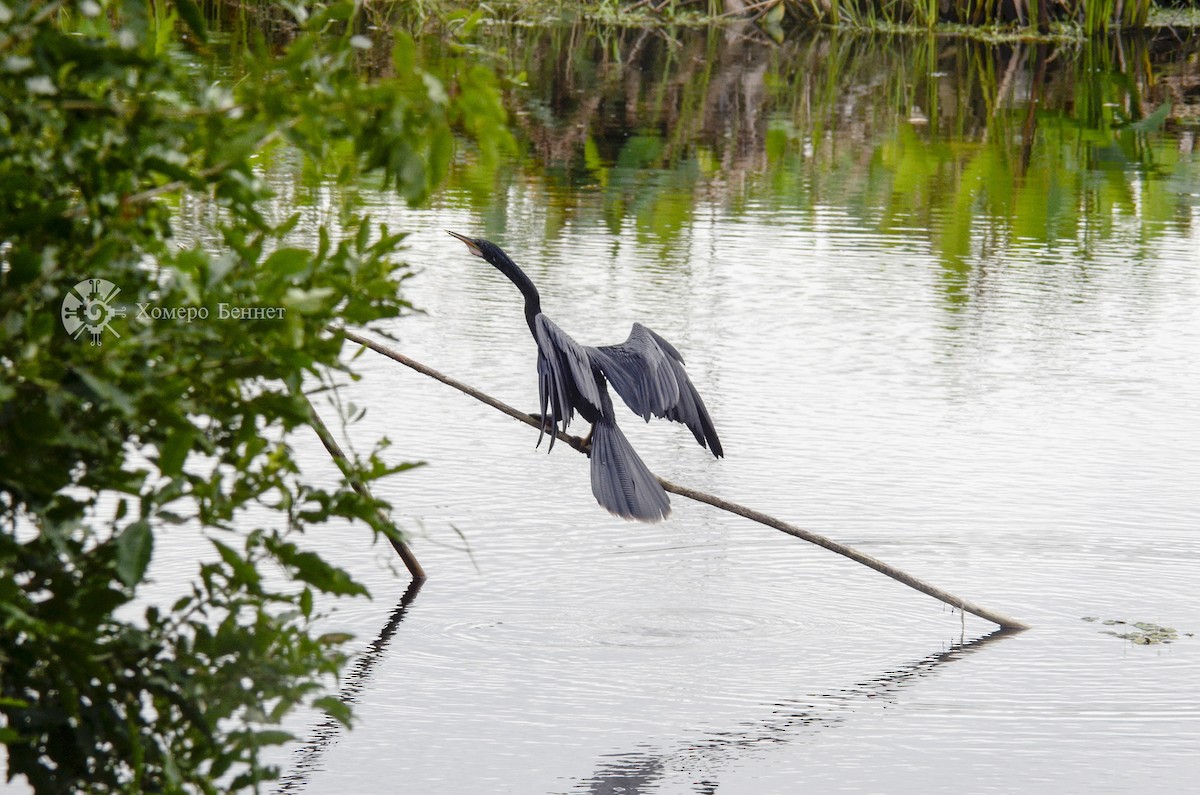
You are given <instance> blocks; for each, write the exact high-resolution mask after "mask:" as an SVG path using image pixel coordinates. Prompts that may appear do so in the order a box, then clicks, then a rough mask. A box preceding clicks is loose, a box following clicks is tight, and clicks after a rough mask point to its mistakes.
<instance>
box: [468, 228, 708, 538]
mask: <svg viewBox="0 0 1200 795" xmlns="http://www.w3.org/2000/svg"><path fill="white" fill-rule="evenodd" d="M450 234H451V235H454V237H456V238H458V239H459V240H461V241H463V242H464V243H466V244H467V247H468V249H469V250H470V251H471V253H472V254H475V255H477V256H479V257H482V258H483V259H484V260H486V261H487V262H489V263H491V264H492V265H493V266H495V267H496V269H497V270H499V271H500V272H501V273H503V274H504V275H505V276H507V277H508V278H509V279H511V280H512V282H513V284H515V285H516V286H517V289H519V290H520V291H521V293H522V295H524V296H525V320H526V322H527V323H528V324H529V331H530V333H532V334H533V338H534V341H535V342H536V343H537V347H538V359H537V373H538V395H539V399H540V401H541V416H542V434H543V435H544V434H545V433H547V432H549V433H550V448H551V449H553V447H554V432H555V431H556V430H557V429H558V427H559V426H560V425H561V427H562V428H563V430H566V428H567V425H568V424H569V423H570V421H571V419H572V417H573V416H574V414H575V413H576V412H578V413H579V415H580V416H581V417H583V419H585V420H587V421H588V422H590V423H591V424H592V433H591V449H590V451H589V453H588V455H589V457H590V458H591V461H592V464H591V473H592V474H591V477H592V493H593V494H594V495H595V497H596V500H597V502H599V503H600V505H602V506H603V507H604V508H606V509H608V510H609V511H611V512H612V513H614V514H617V515H618V516H622V517H625V518H626V519H637V520H639V521H643V522H655V521H658V520H660V519H663V518H665V517H666V516H667V515H668V514H669V513H670V512H671V506H670V501H669V500H668V499H667V494H666V492H665V491H663V488H662V486H661V485H660V484H659V482H658V479H657V478H656V477H655V476H654V474H653V473H651V472H650V470H649V469H648V468H647V467H646V464H645V463H644V462H643V461H642V459H641V457H640V456H638V454H637V452H635V451H634V449H633V447H632V446H631V445H630V444H629V440H628V439H626V438H625V434H624V433H622V432H621V429H620V428H619V427H618V426H617V420H616V413H615V411H614V409H613V402H612V398H611V397H609V394H608V386H609V385H611V386H612V387H613V389H615V390H616V392H617V394H618V395H620V396H621V398H622V399H623V400H624V401H625V403H626V404H628V405H629V407H630V408H631V409H633V411H634V412H636V413H637V414H640V415H641V416H642V417H643V418H644V419H645V420H646V421H649V420H650V417H651V416H656V417H663V418H665V419H669V420H673V421H675V422H682V423H684V424H685V425H687V426H688V428H689V429H690V430H691V431H692V435H693V436H695V437H696V441H697V442H699V443H700V446H701V447H707V448H708V449H709V450H711V451H712V453H713V455H715V456H717V457H718V458H719V457H721V456H723V455H724V451H723V450H722V448H721V442H720V440H719V439H718V438H717V433H716V430H715V429H714V428H713V423H712V418H711V417H710V416H709V414H708V409H707V408H706V407H705V405H704V401H703V400H702V399H701V398H700V395H699V393H698V392H696V389H695V387H694V386H692V382H691V380H690V379H689V378H688V376H687V373H686V372H685V371H684V369H683V357H682V356H680V354H679V351H678V350H676V349H675V346H673V345H671V343H669V342H667V341H666V340H665V339H663V338H662V337H660V336H659V335H658V334H655V333H654V332H653V331H651V330H650V329H648V328H646V327H645V326H643V325H641V324H640V323H634V324H633V330H632V331H631V332H630V333H629V338H628V339H626V340H625V342H622V343H619V344H617V345H605V346H598V347H590V346H585V345H580V344H579V343H578V342H576V341H575V340H574V339H572V338H571V337H570V336H569V335H568V334H567V333H566V332H564V331H563V330H562V329H560V328H559V327H558V326H557V325H555V324H554V322H553V321H551V320H550V318H548V317H547V316H546V315H545V314H544V313H543V312H542V308H541V297H540V296H539V294H538V291H537V288H536V287H534V285H533V282H532V281H530V279H529V277H528V276H526V275H525V273H524V272H523V271H522V270H521V269H520V268H519V267H517V265H516V263H514V262H513V261H512V259H511V258H510V257H509V256H508V255H507V254H505V253H504V251H503V250H502V249H501V248H500V247H499V246H497V245H496V244H495V243H492V242H490V241H488V240H483V239H479V238H469V237H466V236H465V235H460V234H457V233H455V232H451V233H450ZM541 438H542V437H541V436H540V435H539V437H538V443H539V444H540V443H541Z"/></svg>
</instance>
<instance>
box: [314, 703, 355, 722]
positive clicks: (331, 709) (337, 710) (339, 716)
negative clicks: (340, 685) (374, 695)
mask: <svg viewBox="0 0 1200 795" xmlns="http://www.w3.org/2000/svg"><path fill="white" fill-rule="evenodd" d="M312 705H313V708H314V709H319V710H321V711H323V712H324V713H325V714H326V715H328V716H329V717H331V718H333V719H334V720H336V721H337V722H338V723H340V724H342V725H343V726H345V727H347V728H349V727H350V721H351V720H352V719H353V718H354V714H353V713H352V712H351V711H350V706H349V705H348V704H346V703H345V702H343V701H342V700H341V699H338V698H335V697H334V696H322V697H321V698H318V699H314V700H313V702H312Z"/></svg>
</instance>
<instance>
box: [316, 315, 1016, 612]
mask: <svg viewBox="0 0 1200 795" xmlns="http://www.w3.org/2000/svg"><path fill="white" fill-rule="evenodd" d="M330 330H331V331H333V332H334V333H339V334H341V335H342V336H344V337H345V338H346V339H348V340H350V341H351V342H356V343H358V344H359V345H362V346H365V347H367V348H370V349H371V350H373V351H375V352H376V353H380V354H382V355H384V356H386V357H388V358H389V359H392V360H393V361H397V362H399V363H400V364H403V365H404V366H405V367H410V368H412V369H413V370H416V371H417V372H418V373H421V374H422V375H427V376H429V377H430V378H433V379H436V380H438V381H441V382H442V383H443V384H446V385H447V386H451V387H454V388H455V389H457V390H458V391H460V392H462V393H464V394H467V395H470V396H471V397H473V398H475V399H476V400H479V401H481V402H483V403H486V404H488V405H489V406H491V407H492V408H495V409H498V410H500V411H502V412H504V413H505V414H507V415H508V416H510V417H512V418H513V419H517V420H520V421H521V422H524V423H526V424H527V425H532V426H533V427H535V428H538V427H540V426H541V419H540V418H538V417H534V416H532V415H530V414H526V413H525V412H523V411H518V410H517V409H514V408H513V407H512V406H509V405H508V404H507V403H503V402H501V401H499V400H496V398H494V397H492V396H491V395H488V394H486V393H484V392H481V391H479V390H478V389H475V388H474V387H472V386H468V385H467V384H464V383H462V382H461V381H456V380H455V379H453V378H451V377H450V376H447V375H443V374H442V373H439V372H438V371H437V370H434V369H433V368H432V367H428V366H426V365H424V364H421V363H420V362H418V361H416V360H415V359H410V358H409V357H407V356H405V355H404V354H402V353H400V352H399V351H395V350H393V349H391V348H389V347H387V346H386V345H382V344H380V343H378V342H376V341H374V340H372V339H368V338H367V337H363V336H360V335H358V334H355V333H354V332H352V331H346V330H344V329H336V328H331V329H330ZM555 435H556V436H557V438H559V439H561V440H562V441H564V442H566V443H567V444H569V445H570V446H571V447H574V448H575V449H576V450H578V451H580V452H586V451H587V449H586V448H585V447H584V445H583V440H582V439H580V438H579V437H578V436H571V435H569V434H566V433H563V432H562V431H559V430H557V429H556V430H555ZM658 482H659V483H661V484H662V487H663V488H664V489H666V490H667V491H669V492H671V493H672V494H678V495H679V496H680V497H687V498H688V499H689V500H695V501H696V502H703V503H705V504H707V505H711V506H713V507H714V508H720V509H721V510H723V511H728V512H729V513H734V514H737V515H738V516H743V517H745V518H747V519H750V520H752V521H755V522H758V523H759V524H764V525H766V526H767V527H773V528H775V529H776V530H779V531H780V532H783V533H787V534H788V535H790V536H794V537H796V538H799V539H800V540H802V541H807V542H809V543H810V544H816V545H817V546H819V547H824V548H825V549H828V550H829V551H830V552H836V553H837V554H839V555H842V556H843V557H847V558H850V559H851V560H853V561H857V562H858V563H861V564H863V565H864V566H869V567H870V568H872V569H875V571H877V572H879V573H881V574H886V575H887V576H889V577H891V578H892V579H893V580H896V581H898V582H901V583H904V584H905V585H907V586H908V587H909V588H915V589H916V590H918V591H920V592H921V593H924V594H928V595H929V596H932V597H933V598H934V599H938V600H940V601H942V602H945V603H946V604H948V605H950V606H951V607H954V608H958V609H959V610H963V611H965V612H967V613H971V614H973V615H976V616H979V617H980V618H983V619H986V620H988V621H991V622H993V623H995V624H999V625H1000V626H1001V627H1003V628H1004V629H1013V630H1020V629H1028V628H1029V625H1028V624H1025V623H1024V622H1022V621H1018V620H1017V619H1015V618H1011V617H1009V616H1006V615H1004V614H1003V613H997V612H996V611H994V610H988V609H987V608H985V607H980V606H979V605H977V604H975V603H974V602H969V601H967V600H966V599H962V598H960V597H957V596H955V595H954V594H951V593H949V592H947V591H943V590H942V589H941V588H936V587H934V586H932V585H930V584H929V583H927V582H925V581H923V580H919V579H917V578H916V577H913V576H912V575H911V574H908V573H907V572H903V571H901V570H900V569H897V568H895V567H893V566H889V565H888V564H886V563H884V562H883V561H881V560H879V559H878V558H875V557H872V556H871V555H868V554H866V553H864V552H859V551H858V550H857V549H854V548H853V547H848V546H846V545H845V544H839V543H838V542H837V541H834V540H833V539H831V538H826V537H825V536H823V535H820V534H819V533H814V532H812V531H811V530H805V529H803V528H800V527H796V526H795V525H792V524H788V523H787V522H783V521H780V520H779V519H776V518H775V517H773V516H769V515H767V514H765V513H763V512H761V511H756V510H754V509H752V508H747V507H745V506H744V505H738V504H737V503H734V502H729V501H728V500H723V499H721V498H720V497H714V496H713V495H711V494H706V493H704V492H702V491H697V490H696V489H692V488H688V487H686V486H680V485H678V484H675V483H672V482H670V481H668V480H663V479H662V478H658Z"/></svg>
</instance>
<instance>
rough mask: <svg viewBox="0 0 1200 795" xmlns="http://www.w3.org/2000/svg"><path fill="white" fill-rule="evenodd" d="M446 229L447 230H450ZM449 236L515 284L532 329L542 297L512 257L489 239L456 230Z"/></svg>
mask: <svg viewBox="0 0 1200 795" xmlns="http://www.w3.org/2000/svg"><path fill="white" fill-rule="evenodd" d="M446 231H447V232H449V231H450V230H446ZM450 236H451V237H456V238H458V239H459V240H461V241H462V242H464V243H466V244H467V251H470V252H471V253H472V254H474V255H475V256H477V257H479V258H480V259H482V260H484V261H485V262H487V263H490V264H491V265H492V266H493V267H495V268H496V270H498V271H500V272H501V273H503V274H504V275H505V276H507V277H508V278H509V279H510V280H511V281H512V283H513V284H515V285H516V286H517V289H518V290H520V291H521V294H522V295H524V296H525V317H526V319H527V320H528V321H529V328H530V329H533V326H534V317H535V316H536V315H537V314H538V313H539V312H541V311H542V310H541V306H542V299H541V298H540V297H539V296H538V291H537V288H536V287H534V286H533V282H532V281H530V280H529V277H528V276H526V275H525V272H524V271H523V270H521V269H520V268H518V267H517V263H515V262H513V261H512V258H511V257H509V256H508V255H507V254H505V253H504V249H502V248H500V247H499V246H497V245H496V244H495V243H493V242H492V241H490V240H484V239H483V238H482V237H467V236H466V235H460V234H459V233H458V232H450Z"/></svg>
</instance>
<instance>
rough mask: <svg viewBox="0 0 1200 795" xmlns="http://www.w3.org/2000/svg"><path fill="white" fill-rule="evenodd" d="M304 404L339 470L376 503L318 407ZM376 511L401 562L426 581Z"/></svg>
mask: <svg viewBox="0 0 1200 795" xmlns="http://www.w3.org/2000/svg"><path fill="white" fill-rule="evenodd" d="M304 402H305V403H307V404H308V416H309V421H310V424H311V425H312V429H313V430H314V431H316V433H317V436H318V437H320V439H321V443H322V444H323V445H325V449H326V450H328V451H329V455H330V457H331V458H333V461H334V463H336V464H337V465H338V469H340V470H342V474H343V475H345V476H346V480H348V481H350V486H351V487H352V488H353V489H354V490H355V491H357V492H358V493H359V494H361V495H362V496H363V497H365V498H366V499H368V500H370V501H371V502H375V498H374V497H372V496H371V491H370V489H368V488H367V484H366V483H363V482H362V479H361V478H359V477H358V475H357V474H356V473H355V472H354V470H353V469H351V468H350V462H349V459H347V458H346V454H345V453H343V452H342V448H341V447H338V443H337V440H336V439H334V438H333V434H331V433H330V432H329V428H328V427H327V426H326V425H325V423H324V422H323V421H322V420H321V417H320V415H319V414H317V409H316V407H315V406H313V404H312V401H311V400H309V399H308V396H307V395H304ZM375 510H376V513H377V514H378V516H379V519H380V520H381V521H382V522H384V523H385V524H386V525H387V526H388V527H390V528H391V529H392V531H393V532H391V533H384V535H385V536H387V540H388V542H389V543H390V544H391V545H392V549H394V550H396V554H397V555H399V556H400V560H402V561H404V566H405V568H407V569H408V573H409V574H411V575H412V578H413V579H414V580H424V579H426V577H425V569H423V568H421V564H420V563H418V562H417V557H416V555H414V554H413V552H412V550H411V549H409V547H408V544H406V543H404V542H403V541H402V540H401V539H400V531H399V530H397V529H396V527H395V525H393V524H392V521H391V520H390V519H389V518H388V517H387V515H386V514H384V512H383V510H382V509H381V508H376V509H375Z"/></svg>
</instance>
